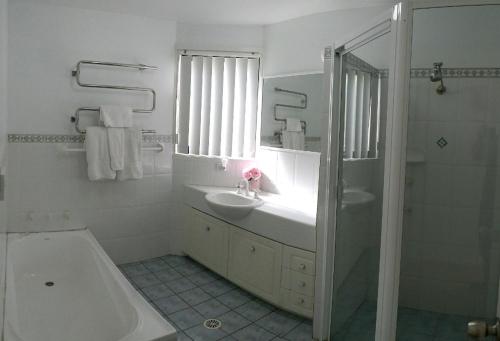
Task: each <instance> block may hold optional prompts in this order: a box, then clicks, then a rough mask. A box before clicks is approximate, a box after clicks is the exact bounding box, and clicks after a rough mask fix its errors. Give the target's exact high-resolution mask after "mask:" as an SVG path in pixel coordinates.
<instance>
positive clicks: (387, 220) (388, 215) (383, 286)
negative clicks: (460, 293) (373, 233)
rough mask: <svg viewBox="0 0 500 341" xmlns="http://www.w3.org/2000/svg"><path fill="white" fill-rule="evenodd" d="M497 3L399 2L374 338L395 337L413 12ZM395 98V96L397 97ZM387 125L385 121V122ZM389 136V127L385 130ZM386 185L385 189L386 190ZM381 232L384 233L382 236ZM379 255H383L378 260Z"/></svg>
mask: <svg viewBox="0 0 500 341" xmlns="http://www.w3.org/2000/svg"><path fill="white" fill-rule="evenodd" d="M481 5H500V0H409V1H407V2H405V3H402V4H400V8H399V11H400V18H401V25H400V26H399V27H398V30H399V37H398V41H399V43H398V44H399V48H398V46H397V47H396V56H397V57H396V61H397V64H398V62H399V65H396V67H395V73H396V75H395V76H396V80H395V87H396V88H395V93H394V95H395V98H396V100H395V101H394V105H395V109H394V112H395V113H398V112H399V113H400V115H394V117H392V119H393V122H392V125H393V127H392V134H391V140H392V141H390V143H389V141H387V144H386V146H387V149H386V152H387V153H388V154H387V155H388V156H389V155H390V159H391V160H388V162H386V168H385V174H384V177H385V181H387V183H384V194H385V195H387V198H384V211H383V216H384V218H383V223H382V229H383V230H384V229H385V230H386V231H385V233H384V232H382V245H381V250H380V252H381V260H380V272H379V295H378V298H379V306H378V307H377V328H376V338H375V340H376V341H385V340H389V341H393V340H395V339H396V329H397V312H398V295H399V279H400V264H401V247H402V235H403V215H404V212H403V208H404V207H403V202H404V196H405V174H406V144H407V133H408V118H409V117H408V116H409V114H408V113H409V104H410V101H409V95H410V71H411V56H412V33H413V13H414V11H415V10H418V9H431V8H444V7H465V6H481ZM398 97H399V98H398ZM388 124H389V121H388ZM387 133H388V137H389V128H388V129H387ZM388 165H389V166H390V167H389V168H387V166H388ZM386 186H388V187H389V190H388V191H387V192H386V188H385V187H386ZM384 235H385V236H384ZM382 255H383V256H384V258H383V259H382Z"/></svg>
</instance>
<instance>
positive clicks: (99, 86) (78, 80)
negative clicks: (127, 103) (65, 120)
mask: <svg viewBox="0 0 500 341" xmlns="http://www.w3.org/2000/svg"><path fill="white" fill-rule="evenodd" d="M82 65H97V66H109V67H118V68H129V69H137V70H139V71H143V70H158V67H156V66H150V65H145V64H126V63H116V62H102V61H95V60H81V61H79V62H78V63H77V64H76V68H75V69H74V70H73V71H72V72H71V75H72V76H73V77H75V81H76V84H78V85H79V86H81V87H83V88H94V89H112V90H124V91H139V92H145V93H150V94H151V96H152V103H151V107H150V108H145V109H133V110H132V111H133V112H134V113H152V112H153V111H154V110H155V109H156V91H155V90H154V89H152V88H144V87H137V86H126V85H112V84H93V83H85V82H83V81H82V80H81V78H80V74H81V69H82ZM82 111H93V112H99V111H100V108H99V107H80V108H78V109H76V111H75V114H74V115H73V116H71V122H73V123H74V124H75V130H76V131H77V132H79V133H80V134H85V130H83V129H81V128H80V125H79V124H80V113H81V112H82ZM142 132H143V133H145V134H154V133H155V131H154V130H143V131H142Z"/></svg>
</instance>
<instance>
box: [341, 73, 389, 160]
mask: <svg viewBox="0 0 500 341" xmlns="http://www.w3.org/2000/svg"><path fill="white" fill-rule="evenodd" d="M380 87H381V83H380V74H379V73H372V72H365V71H361V70H357V69H355V68H349V69H348V70H347V72H346V73H345V93H346V95H345V133H344V158H347V159H365V158H376V157H378V155H377V154H378V151H377V145H378V140H379V126H380V122H379V121H380Z"/></svg>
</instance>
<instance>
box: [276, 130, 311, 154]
mask: <svg viewBox="0 0 500 341" xmlns="http://www.w3.org/2000/svg"><path fill="white" fill-rule="evenodd" d="M281 133H282V135H281V141H282V143H283V148H284V149H293V150H304V149H305V137H304V132H302V131H300V132H296V131H286V130H283V131H282V132H281Z"/></svg>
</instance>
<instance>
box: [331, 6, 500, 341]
mask: <svg viewBox="0 0 500 341" xmlns="http://www.w3.org/2000/svg"><path fill="white" fill-rule="evenodd" d="M499 42H500V1H488V0H484V1H476V0H468V1H461V0H436V1H426V0H421V1H409V2H408V3H403V4H397V5H396V6H395V7H394V8H393V10H392V11H391V13H388V14H387V15H386V16H385V18H381V19H380V20H378V21H376V22H374V24H373V25H371V26H370V27H369V29H366V30H362V31H360V33H358V34H356V35H353V37H352V38H350V39H346V40H344V41H342V42H340V43H336V45H335V54H334V61H333V80H334V81H333V90H332V94H333V96H332V115H331V118H330V127H331V132H330V140H331V144H330V150H329V154H328V157H329V159H328V161H329V164H328V169H329V174H328V175H329V177H330V181H329V187H328V189H327V190H328V191H330V192H332V193H335V195H332V196H331V198H330V199H331V200H330V202H329V207H330V210H329V212H328V226H329V228H328V230H327V231H328V233H329V238H328V240H329V244H328V245H327V248H330V249H331V250H333V251H332V252H333V255H332V259H333V261H332V262H331V266H330V267H329V268H330V270H331V272H330V273H329V274H330V276H331V277H328V272H327V280H328V279H330V280H331V283H329V284H330V287H331V290H330V294H331V301H332V304H331V309H330V310H329V313H328V314H327V315H328V328H325V330H326V329H327V330H328V332H327V333H324V335H325V337H326V338H328V339H329V340H342V341H349V340H357V341H359V340H377V341H392V340H422V341H424V340H425V341H427V340H429V341H446V340H449V341H451V340H454V341H459V340H473V339H482V338H483V337H490V338H491V339H492V340H493V339H495V337H497V339H500V336H496V335H492V334H496V333H497V329H498V330H499V333H500V324H497V317H499V316H500V314H499V313H498V312H497V310H498V306H499V305H498V299H499V297H498V293H499V279H500V204H499V198H500V43H499ZM353 192H355V193H354V194H353ZM488 335H489V336H488Z"/></svg>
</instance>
